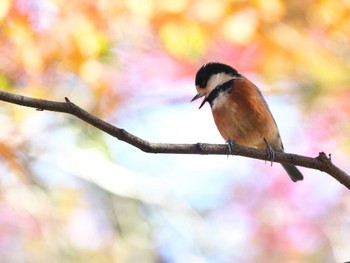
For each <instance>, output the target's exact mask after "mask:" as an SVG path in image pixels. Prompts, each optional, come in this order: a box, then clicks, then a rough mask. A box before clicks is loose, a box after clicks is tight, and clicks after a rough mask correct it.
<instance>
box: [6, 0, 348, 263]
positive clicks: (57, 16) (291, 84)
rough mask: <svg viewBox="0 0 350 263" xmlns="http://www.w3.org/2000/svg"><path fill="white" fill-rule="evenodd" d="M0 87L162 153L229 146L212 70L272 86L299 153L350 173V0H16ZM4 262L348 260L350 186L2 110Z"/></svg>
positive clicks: (283, 128) (282, 124)
mask: <svg viewBox="0 0 350 263" xmlns="http://www.w3.org/2000/svg"><path fill="white" fill-rule="evenodd" d="M0 51H1V52H0V89H1V90H5V91H8V92H12V93H16V94H21V95H26V96H31V97H35V98H43V99H48V100H55V101H64V97H68V98H69V99H70V100H71V101H72V102H74V103H76V104H78V105H79V106H81V107H82V108H84V109H86V110H87V111H89V112H91V113H92V114H94V115H96V116H97V117H99V118H102V119H104V120H106V121H108V122H110V123H112V124H114V125H116V126H118V127H121V128H124V129H126V130H128V131H129V132H131V133H133V134H135V135H137V136H139V137H141V138H143V139H145V140H149V141H152V142H168V143H197V142H207V143H223V139H222V138H221V137H220V135H219V133H218V131H217V130H216V127H215V125H214V122H213V120H212V116H211V112H210V107H209V106H208V105H205V106H204V107H203V108H202V109H201V110H200V111H198V110H197V109H198V106H199V103H200V102H194V103H189V101H190V100H191V99H192V97H193V96H194V95H195V94H196V92H195V88H194V76H195V73H196V71H197V70H198V68H199V67H200V66H201V65H202V64H204V63H207V62H209V61H220V62H223V63H227V64H230V65H232V66H233V67H235V68H236V69H237V70H239V72H241V73H242V74H243V75H245V76H247V77H248V78H249V79H251V80H252V81H253V82H254V83H256V84H257V85H258V87H259V88H260V89H261V90H262V92H263V93H264V95H265V98H266V100H267V102H268V103H269V105H270V108H271V110H272V112H273V114H274V116H275V119H276V121H277V123H278V125H279V128H280V132H281V136H282V138H283V140H284V146H285V148H286V151H287V152H293V153H297V154H301V155H307V156H311V157H314V156H317V155H318V153H319V152H320V151H325V152H326V153H331V154H332V160H333V161H334V163H335V164H336V165H338V166H339V167H340V168H342V169H343V170H345V171H348V172H349V171H350V162H349V157H350V141H349V132H350V122H349V117H350V104H349V101H350V74H349V69H350V1H334V0H307V1H305V0H303V1H301V0H297V1H279V0H269V1H263V0H255V1H232V0H221V1H215V0H191V1H190V0H176V1H173V0H123V1H112V0H97V1H96V0H73V1H66V0H1V1H0ZM0 126H1V132H0V262H5V263H7V262H11V263H17V262H102V263H103V262H118V263H119V262H121V263H124V262H125V263H129V262H132V263H133V262H143V263H148V262H150V263H151V262H159V263H177V262H185V263H187V262H188V263H216V262H217V263H221V262H223V263H230V262H276V263H277V262H344V261H349V260H350V249H349V248H350V193H349V190H347V189H346V188H345V187H344V186H343V185H341V184H340V183H338V182H337V181H336V180H334V179H333V178H332V177H330V176H329V175H327V174H325V173H322V172H320V171H315V170H310V169H304V168H301V171H302V172H303V173H304V176H305V180H304V181H302V182H298V183H297V184H295V183H293V182H291V180H290V179H289V178H288V176H287V175H286V174H285V171H284V170H283V169H282V168H281V167H280V165H278V164H274V165H273V166H272V167H271V166H270V165H269V164H265V163H264V162H263V161H258V160H252V159H247V158H242V157H237V156H234V157H226V156H196V155H165V154H164V155H161V154H147V153H143V152H141V151H140V150H138V149H136V148H134V147H132V146H130V145H127V144H126V143H124V142H121V141H118V140H116V139H115V138H112V137H110V136H108V135H107V134H104V133H103V132H101V131H99V130H97V129H95V128H93V127H91V126H89V125H88V124H86V123H84V122H82V121H81V120H78V119H76V118H74V117H72V116H69V115H65V114H61V113H55V112H47V111H44V112H40V111H35V110H34V109H32V108H25V107H21V106H16V105H11V104H9V103H5V102H0Z"/></svg>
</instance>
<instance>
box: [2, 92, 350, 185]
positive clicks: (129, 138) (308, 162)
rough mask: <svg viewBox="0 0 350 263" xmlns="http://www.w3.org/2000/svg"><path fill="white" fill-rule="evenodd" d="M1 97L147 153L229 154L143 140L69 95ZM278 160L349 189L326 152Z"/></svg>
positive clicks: (255, 153)
mask: <svg viewBox="0 0 350 263" xmlns="http://www.w3.org/2000/svg"><path fill="white" fill-rule="evenodd" d="M0 100H2V101H7V102H10V103H13V104H17V105H21V106H26V107H31V108H36V109H37V110H40V111H43V110H48V111H55V112H63V113H68V114H71V115H74V116H76V117H77V118H79V119H81V120H83V121H85V122H87V123H89V124H91V125H92V126H94V127H96V128H98V129H100V130H102V131H104V132H106V133H108V134H109V135H111V136H113V137H115V138H117V139H118V140H121V141H124V142H126V143H128V144H131V145H133V146H135V147H137V148H139V149H140V150H142V151H144V152H147V153H173V154H220V155H228V154H230V152H229V150H228V147H227V145H225V144H206V143H196V144H173V143H152V142H149V141H146V140H143V139H141V138H139V137H137V136H135V135H133V134H131V133H129V132H127V131H126V130H124V129H120V128H118V127H115V126H113V125H112V124H109V123H107V122H105V121H103V120H101V119H99V118H97V117H95V116H94V115H92V114H90V113H89V112H87V111H85V110H83V109H82V108H80V107H79V106H77V105H75V104H74V103H72V102H71V101H70V100H69V99H68V98H65V102H55V101H49V100H42V99H35V98H30V97H25V96H21V95H16V94H12V93H9V92H4V91H0ZM232 150H233V151H232V153H231V154H233V155H240V156H245V157H249V158H254V159H260V160H266V159H267V154H266V151H263V150H258V149H254V148H248V147H244V146H241V145H238V144H233V149H232ZM275 154H276V155H275V159H274V161H275V162H278V163H289V164H294V165H297V166H302V167H307V168H311V169H317V170H320V171H323V172H326V173H328V174H329V175H331V176H332V177H334V178H335V179H336V180H338V181H339V182H340V183H341V184H343V185H344V186H345V187H347V188H348V189H350V176H349V175H348V174H346V173H345V172H344V171H342V170H341V169H339V168H338V167H337V166H335V165H334V164H333V163H332V160H331V158H330V156H329V157H328V156H327V155H326V154H325V153H324V152H321V153H319V155H318V156H317V157H316V158H312V157H307V156H301V155H297V154H290V153H282V152H276V153H275Z"/></svg>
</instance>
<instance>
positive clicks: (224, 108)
mask: <svg viewBox="0 0 350 263" xmlns="http://www.w3.org/2000/svg"><path fill="white" fill-rule="evenodd" d="M233 83H234V84H233V88H232V90H231V92H230V93H228V94H220V95H219V96H218V97H217V98H216V99H215V101H214V102H213V105H212V113H213V117H214V121H215V124H216V126H217V128H218V130H219V132H220V134H221V136H222V137H223V138H224V139H225V140H229V139H230V140H233V141H235V142H236V143H238V144H241V145H245V146H249V147H255V148H261V149H264V148H266V144H265V142H264V138H265V139H266V140H267V141H268V142H269V143H270V144H271V145H272V147H273V148H274V149H276V150H281V148H282V146H281V145H282V144H281V140H280V136H279V132H278V128H277V126H276V123H275V121H274V119H273V117H272V115H271V113H270V111H269V109H268V108H267V105H266V104H265V101H264V99H263V97H262V95H261V94H260V92H259V91H258V89H257V88H256V87H255V86H254V84H252V83H251V82H250V81H248V80H247V79H236V80H235V81H234V82H233Z"/></svg>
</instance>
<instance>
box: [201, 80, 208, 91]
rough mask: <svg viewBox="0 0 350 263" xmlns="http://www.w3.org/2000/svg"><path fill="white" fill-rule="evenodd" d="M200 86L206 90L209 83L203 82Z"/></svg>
mask: <svg viewBox="0 0 350 263" xmlns="http://www.w3.org/2000/svg"><path fill="white" fill-rule="evenodd" d="M199 86H200V87H201V88H202V89H204V88H205V87H206V86H207V82H205V81H203V82H202V83H201V84H200V85H199Z"/></svg>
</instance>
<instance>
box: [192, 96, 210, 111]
mask: <svg viewBox="0 0 350 263" xmlns="http://www.w3.org/2000/svg"><path fill="white" fill-rule="evenodd" d="M203 96H204V94H200V93H198V94H197V95H196V96H194V97H193V99H192V100H191V102H192V101H194V100H197V99H199V98H202V97H203ZM206 102H207V98H204V100H203V101H202V103H201V105H200V106H199V108H198V109H200V108H202V107H203V105H204V103H206Z"/></svg>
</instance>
